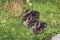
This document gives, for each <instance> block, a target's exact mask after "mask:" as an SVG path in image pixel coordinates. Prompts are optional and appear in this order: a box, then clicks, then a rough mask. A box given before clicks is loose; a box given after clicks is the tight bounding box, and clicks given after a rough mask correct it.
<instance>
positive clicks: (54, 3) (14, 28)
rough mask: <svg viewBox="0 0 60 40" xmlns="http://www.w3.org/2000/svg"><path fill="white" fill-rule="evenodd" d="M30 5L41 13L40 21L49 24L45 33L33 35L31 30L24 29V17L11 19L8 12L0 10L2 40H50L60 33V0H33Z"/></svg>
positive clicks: (0, 39) (0, 38)
mask: <svg viewBox="0 0 60 40" xmlns="http://www.w3.org/2000/svg"><path fill="white" fill-rule="evenodd" d="M30 3H31V5H32V6H30V8H31V9H34V10H37V11H39V12H40V21H44V22H46V23H47V28H46V29H45V31H44V32H43V33H41V34H38V35H35V34H31V33H30V32H29V28H25V27H24V25H23V19H22V16H21V17H20V18H15V17H9V16H10V14H9V11H8V10H0V40H50V39H51V38H52V37H53V36H55V35H56V34H58V33H60V0H37V1H34V0H33V1H31V2H30ZM21 14H23V12H22V13H21Z"/></svg>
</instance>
